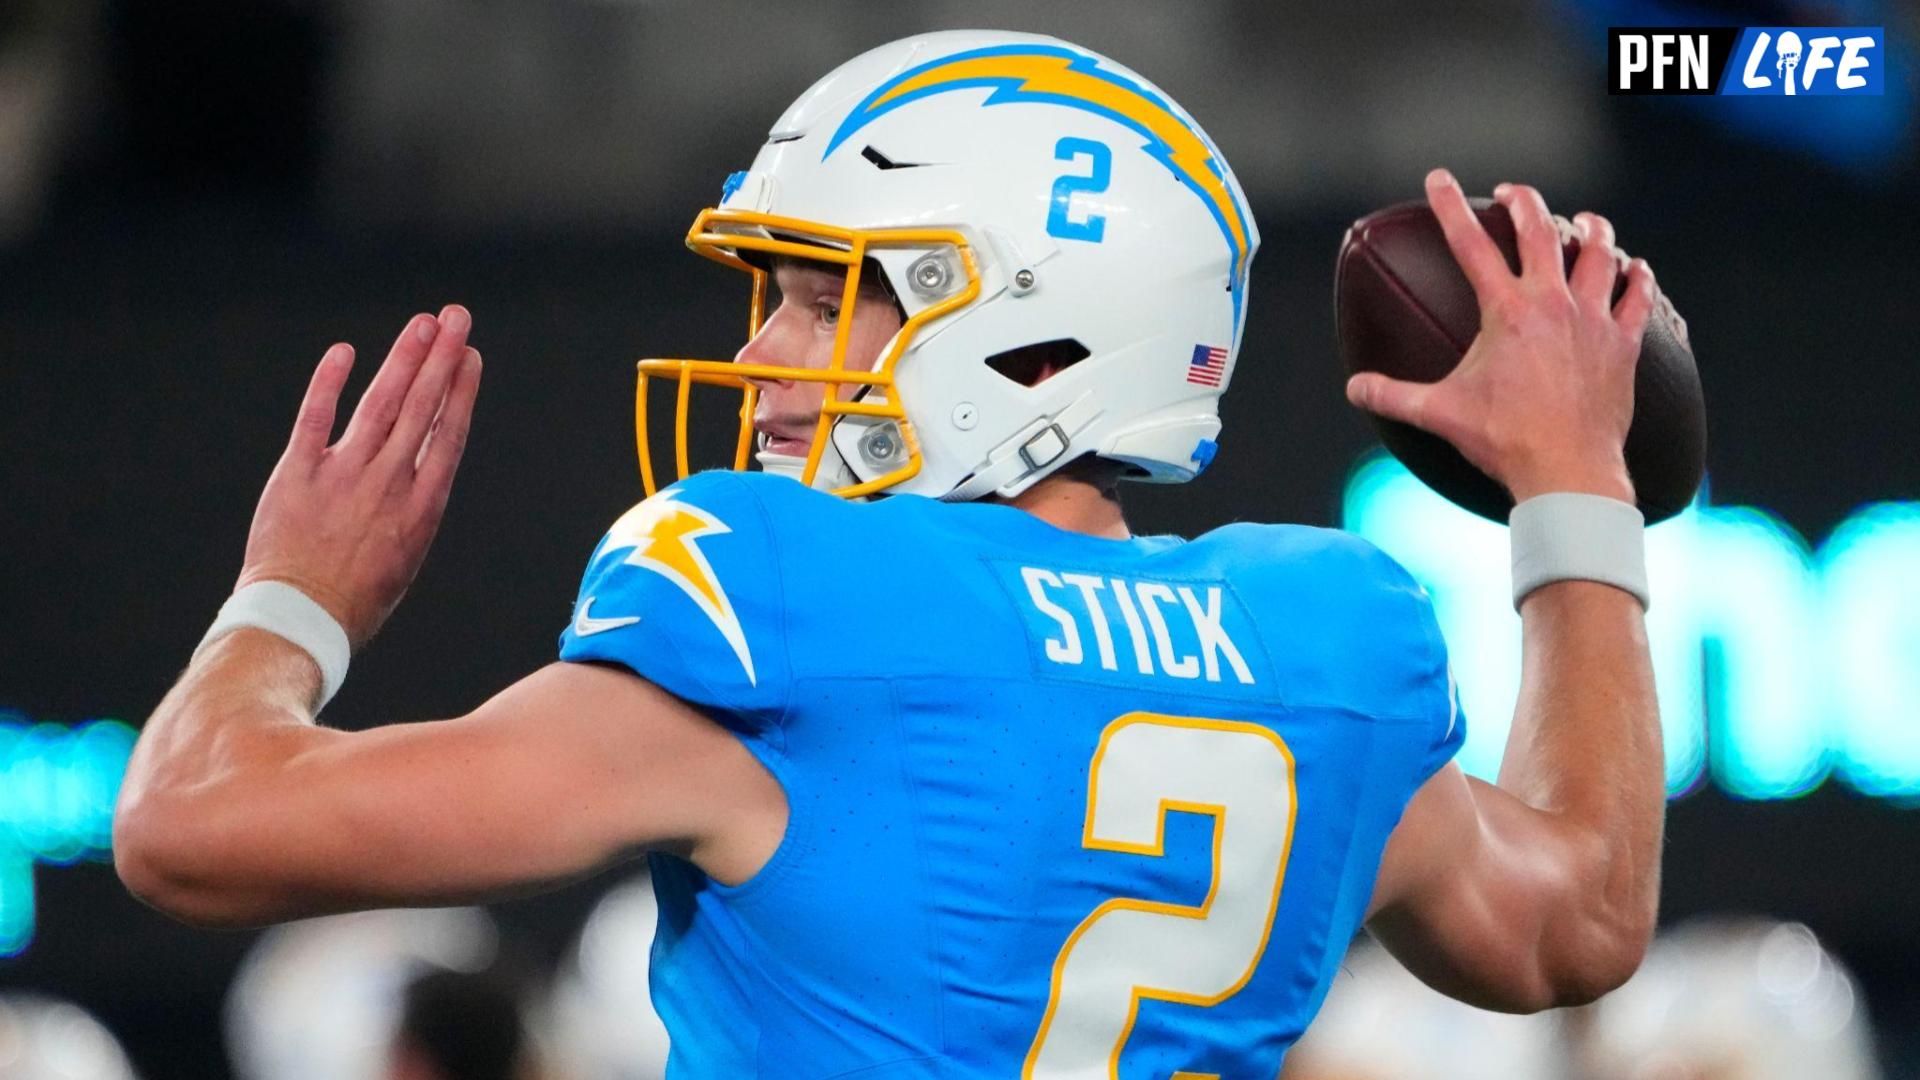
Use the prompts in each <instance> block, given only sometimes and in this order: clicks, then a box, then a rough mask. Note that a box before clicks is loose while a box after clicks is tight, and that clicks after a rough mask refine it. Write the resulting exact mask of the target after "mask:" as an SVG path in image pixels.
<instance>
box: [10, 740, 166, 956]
mask: <svg viewBox="0 0 1920 1080" xmlns="http://www.w3.org/2000/svg"><path fill="white" fill-rule="evenodd" d="M134 736H135V732H134V730H133V729H132V728H130V727H128V726H127V725H125V724H123V723H121V722H120V721H118V720H93V721H90V722H88V723H85V724H80V725H78V726H74V727H67V726H65V725H61V724H29V723H28V722H27V719H26V718H25V717H23V716H21V715H20V714H18V713H14V712H6V711H0V957H7V956H15V955H18V954H19V953H21V952H22V951H24V950H25V949H26V947H27V945H28V944H29V943H30V942H31V941H32V940H33V926H34V894H33V867H34V864H35V863H37V862H43V863H48V864H51V865H54V866H70V865H72V864H73V863H75V862H78V861H80V860H82V859H89V860H93V861H96V862H104V861H106V860H107V859H108V858H109V857H110V852H111V846H112V841H113V804H114V802H115V800H116V799H118V798H119V796H120V779H121V777H122V776H123V775H124V774H125V773H126V771H127V758H128V757H129V756H130V755H131V754H132V753H133V740H134Z"/></svg>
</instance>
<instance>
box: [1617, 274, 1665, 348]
mask: <svg viewBox="0 0 1920 1080" xmlns="http://www.w3.org/2000/svg"><path fill="white" fill-rule="evenodd" d="M1657 288H1658V285H1657V284H1656V283H1655V281H1654V279H1653V267H1651V266H1649V265H1647V260H1645V259H1635V260H1633V262H1631V263H1629V264H1627V291H1626V292H1625V293H1624V294H1623V295H1622V296H1621V297H1620V302H1619V303H1618V304H1615V305H1614V306H1613V318H1614V321H1615V322H1616V323H1618V324H1619V325H1620V330H1621V332H1622V333H1624V334H1626V335H1627V337H1628V339H1630V340H1631V341H1633V342H1634V344H1635V345H1636V346H1637V345H1638V344H1639V343H1640V338H1641V335H1642V334H1644V333H1645V332H1646V329H1647V317H1648V316H1649V315H1650V314H1652V312H1653V303H1654V295H1655V290H1656V289H1657ZM1634 355H1635V356H1638V355H1640V353H1639V350H1638V349H1637V348H1636V349H1635V350H1634Z"/></svg>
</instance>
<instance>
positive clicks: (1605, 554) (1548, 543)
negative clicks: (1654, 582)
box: [1507, 492, 1647, 611]
mask: <svg viewBox="0 0 1920 1080" xmlns="http://www.w3.org/2000/svg"><path fill="white" fill-rule="evenodd" d="M1507 524H1508V526H1509V527H1510V530H1511V535H1510V537H1509V540H1510V541H1511V543H1512V545H1513V607H1514V610H1515V611H1518V610H1520V602H1521V601H1522V600H1525V599H1526V598H1527V594H1528V593H1530V592H1532V591H1533V590H1535V589H1537V588H1539V587H1540V586H1542V585H1549V584H1552V583H1553V582H1556V581H1569V580H1577V581H1598V582H1600V583H1602V584H1605V585H1612V586H1613V587H1614V588H1617V589H1623V590H1625V591H1627V592H1630V593H1632V594H1633V598H1634V599H1636V600H1638V601H1640V606H1641V608H1643V609H1644V608H1645V607H1646V606H1647V551H1646V541H1645V537H1644V535H1643V534H1644V532H1645V529H1646V519H1645V518H1644V517H1642V516H1641V514H1640V510H1639V508H1637V507H1635V506H1634V505H1633V504H1632V503H1625V502H1621V501H1620V500H1619V499H1609V498H1607V497H1606V496H1604V495H1584V494H1579V493H1575V492H1556V493H1554V494H1551V495H1537V496H1535V497H1533V498H1531V499H1528V500H1527V501H1526V502H1523V503H1521V504H1520V505H1518V506H1516V507H1514V508H1513V513H1512V514H1510V515H1509V516H1508V517H1507Z"/></svg>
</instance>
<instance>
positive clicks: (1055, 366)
mask: <svg viewBox="0 0 1920 1080" xmlns="http://www.w3.org/2000/svg"><path fill="white" fill-rule="evenodd" d="M1090 355H1092V354H1091V353H1089V352H1088V351H1087V347H1086V346H1085V345H1082V344H1080V343H1079V342H1078V341H1076V340H1074V339H1073V338H1055V339H1053V340H1052V341H1040V342H1035V343H1034V344H1032V345H1022V346H1020V347H1019V348H1016V349H1007V350H1005V351H1004V352H997V353H994V354H993V355H992V356H989V357H987V366H988V367H990V368H992V369H993V370H994V371H996V372H998V373H999V374H1000V375H1001V377H1003V378H1006V379H1009V380H1011V381H1013V382H1017V383H1019V384H1020V385H1021V386H1038V385H1040V384H1041V383H1042V382H1044V381H1045V380H1047V379H1049V378H1051V377H1053V376H1055V375H1058V374H1059V373H1061V372H1062V371H1065V370H1066V369H1068V368H1070V367H1072V366H1073V365H1075V364H1077V363H1079V362H1080V361H1082V360H1085V359H1086V358H1087V357H1088V356H1090Z"/></svg>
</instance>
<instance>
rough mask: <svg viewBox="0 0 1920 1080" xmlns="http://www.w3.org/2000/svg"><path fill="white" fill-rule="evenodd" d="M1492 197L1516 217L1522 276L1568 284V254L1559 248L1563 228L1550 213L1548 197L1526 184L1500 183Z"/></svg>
mask: <svg viewBox="0 0 1920 1080" xmlns="http://www.w3.org/2000/svg"><path fill="white" fill-rule="evenodd" d="M1493 198H1494V201H1495V202H1498V203H1500V204H1501V205H1503V206H1505V207H1506V208H1507V213H1508V214H1509V215H1511V216H1512V217H1513V233H1514V241H1515V244H1516V245H1517V246H1518V247H1519V248H1520V276H1521V278H1522V279H1533V280H1537V281H1542V282H1559V283H1561V284H1565V283H1566V280H1567V265H1566V256H1565V255H1564V254H1562V252H1561V250H1560V230H1559V229H1556V228H1554V225H1553V215H1552V214H1550V213H1548V212H1547V200H1545V199H1543V198H1541V197H1540V193H1539V192H1538V191H1535V190H1534V189H1533V188H1531V187H1528V186H1527V185H1526V184H1501V185H1500V186H1498V187H1496V188H1494V189H1493Z"/></svg>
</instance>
